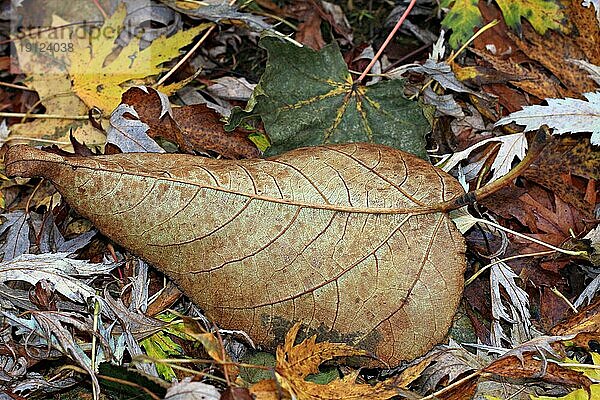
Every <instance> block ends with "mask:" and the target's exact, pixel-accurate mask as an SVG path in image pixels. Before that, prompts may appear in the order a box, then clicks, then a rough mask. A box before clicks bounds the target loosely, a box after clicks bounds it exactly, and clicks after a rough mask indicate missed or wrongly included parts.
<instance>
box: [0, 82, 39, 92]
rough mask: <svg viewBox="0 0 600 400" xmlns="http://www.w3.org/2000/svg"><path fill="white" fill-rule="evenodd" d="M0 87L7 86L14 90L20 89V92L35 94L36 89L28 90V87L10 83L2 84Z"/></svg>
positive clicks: (0, 83)
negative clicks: (25, 91)
mask: <svg viewBox="0 0 600 400" xmlns="http://www.w3.org/2000/svg"><path fill="white" fill-rule="evenodd" d="M0 86H6V87H9V88H13V89H19V90H27V91H29V92H35V91H36V90H35V89H31V88H28V87H27V86H23V85H15V84H14V83H8V82H0Z"/></svg>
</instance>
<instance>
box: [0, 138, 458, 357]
mask: <svg viewBox="0 0 600 400" xmlns="http://www.w3.org/2000/svg"><path fill="white" fill-rule="evenodd" d="M6 171H7V174H10V175H19V176H44V177H46V178H47V179H49V180H51V181H52V182H53V183H54V184H55V186H56V187H57V189H58V190H59V191H60V192H61V194H62V195H63V196H64V198H65V199H66V200H67V201H68V202H69V203H70V204H71V206H72V207H73V208H74V209H75V210H77V211H78V212H79V213H80V214H82V215H84V216H86V217H87V218H89V219H90V220H91V221H92V222H93V223H94V224H95V225H96V227H97V228H98V229H99V230H100V231H101V232H103V233H104V234H105V235H107V236H108V237H110V238H112V239H113V240H115V241H116V242H117V243H119V244H121V245H123V246H124V247H125V248H127V249H129V250H130V251H132V252H133V253H134V254H137V255H139V256H140V257H141V258H143V259H145V260H146V261H148V262H150V263H151V264H154V265H155V266H157V267H158V268H160V269H161V270H162V271H164V272H165V273H166V274H167V275H169V276H170V277H171V278H172V279H173V280H174V281H175V282H176V283H177V284H178V285H179V287H180V288H181V289H182V290H183V291H184V292H185V293H186V294H187V295H188V296H189V297H190V298H191V299H192V300H193V301H195V302H196V303H197V304H198V305H200V306H201V307H202V308H203V310H204V311H205V313H206V315H207V316H208V317H210V318H212V319H213V320H215V321H216V322H218V323H219V325H220V326H221V327H223V328H226V329H242V330H245V331H246V332H248V333H249V334H250V335H251V337H252V338H253V340H255V342H257V343H259V344H264V345H266V346H270V347H274V345H275V344H276V343H278V342H279V343H280V342H281V341H282V340H283V337H284V335H285V333H286V332H287V331H288V330H289V328H290V327H291V326H292V325H293V323H295V322H303V323H304V324H305V325H306V326H308V327H309V328H310V330H309V334H312V333H319V334H320V339H321V340H328V341H330V342H345V343H349V344H353V345H356V346H358V347H359V348H361V349H366V350H369V351H372V352H374V353H375V354H377V355H378V356H379V357H380V358H382V359H383V360H385V361H387V362H389V363H391V364H393V363H397V362H399V361H401V360H405V359H411V358H414V357H415V356H418V355H420V354H422V353H424V352H425V351H426V350H427V349H429V348H431V347H432V346H433V345H434V344H436V343H438V342H439V341H440V340H441V339H442V338H443V337H444V336H445V334H446V332H447V330H448V327H449V326H450V323H451V321H452V317H453V315H454V312H455V310H456V307H457V305H458V302H459V300H460V298H461V291H462V284H463V272H464V268H465V257H464V251H465V247H464V246H465V245H464V240H463V238H462V236H461V235H460V233H459V232H458V231H457V229H456V227H455V226H454V225H453V223H452V222H451V221H450V219H449V217H448V215H447V214H445V213H439V212H431V207H429V206H430V205H432V204H436V203H439V202H440V201H443V200H449V199H451V198H454V197H456V196H458V195H461V194H462V193H463V190H462V187H461V186H460V184H459V183H458V182H457V181H456V180H455V179H454V178H452V177H451V176H449V175H447V174H445V173H444V172H442V171H441V170H438V169H437V168H435V167H433V166H432V165H431V164H429V163H427V162H425V161H423V160H420V159H419V158H417V157H415V156H413V155H410V154H407V153H404V152H402V151H399V150H396V149H393V148H388V147H385V146H380V145H373V144H346V145H329V146H319V147H313V148H304V149H298V150H295V151H292V152H289V153H285V154H282V155H280V156H278V157H274V158H271V159H266V160H263V159H252V160H233V161H232V160H214V159H207V158H201V157H194V156H188V155H181V154H156V153H151V154H149V153H145V154H144V153H136V154H119V155H112V156H96V157H90V158H83V157H62V156H59V155H56V154H50V153H46V152H43V151H40V150H36V149H33V148H29V147H26V146H15V147H12V148H11V149H9V151H8V153H7V156H6Z"/></svg>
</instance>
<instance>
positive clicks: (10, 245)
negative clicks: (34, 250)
mask: <svg viewBox="0 0 600 400" xmlns="http://www.w3.org/2000/svg"><path fill="white" fill-rule="evenodd" d="M2 216H3V217H4V218H6V221H4V222H3V223H2V225H0V234H2V233H4V232H5V231H7V234H6V242H5V243H4V244H3V245H2V247H0V251H2V253H4V257H3V260H4V261H8V260H12V259H13V258H15V257H18V256H20V255H21V254H25V253H29V246H30V245H31V243H30V242H29V214H27V213H26V212H23V211H15V212H12V213H9V214H2Z"/></svg>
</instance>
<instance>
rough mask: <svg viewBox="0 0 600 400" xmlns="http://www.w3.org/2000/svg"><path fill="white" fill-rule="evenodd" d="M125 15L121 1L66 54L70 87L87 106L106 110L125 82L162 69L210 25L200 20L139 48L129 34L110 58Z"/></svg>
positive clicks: (116, 101) (115, 105) (136, 41)
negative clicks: (85, 40)
mask: <svg viewBox="0 0 600 400" xmlns="http://www.w3.org/2000/svg"><path fill="white" fill-rule="evenodd" d="M125 15H126V10H125V7H124V6H123V5H121V6H120V7H119V8H118V9H117V11H116V12H115V13H114V14H113V15H112V16H111V17H110V18H108V19H107V20H106V21H104V24H103V25H102V27H101V28H100V29H99V30H98V31H97V32H96V34H95V35H93V36H91V37H90V40H89V44H88V45H87V46H77V47H76V48H75V49H74V51H73V53H72V54H71V56H70V65H69V75H70V76H71V79H72V81H73V91H74V92H75V93H77V96H79V98H80V99H81V100H83V101H84V102H85V104H86V105H87V106H88V107H94V106H95V107H98V108H99V109H101V110H102V111H103V112H104V113H110V112H111V111H112V110H113V109H114V108H115V107H117V106H118V105H119V102H120V100H121V94H122V93H123V92H124V91H125V90H126V88H124V87H123V86H124V85H125V84H126V83H127V82H130V81H136V80H137V81H138V82H135V83H133V84H139V83H140V82H139V80H141V79H144V78H147V77H149V76H153V75H157V74H159V73H160V72H162V71H164V70H165V69H166V68H164V67H163V66H162V64H164V63H165V62H167V61H169V60H171V59H173V58H175V57H177V56H179V49H180V48H182V47H184V46H186V45H188V44H189V43H190V42H191V41H192V39H194V37H195V36H197V35H198V34H199V33H200V32H202V31H203V30H205V29H207V28H208V27H209V26H211V25H212V24H211V23H206V24H200V25H198V26H195V27H193V28H190V29H188V30H186V31H180V32H177V33H176V34H174V35H173V36H171V37H168V38H167V37H164V36H161V37H159V38H157V39H156V40H154V41H153V42H152V44H151V45H150V46H149V47H147V48H145V49H143V50H140V49H139V38H133V39H132V40H131V41H130V42H129V44H128V45H127V46H125V47H124V48H123V49H122V50H121V51H120V52H119V53H118V55H117V56H116V58H114V59H113V60H110V57H109V56H113V51H114V39H115V37H116V36H115V34H118V32H120V30H121V28H122V25H123V20H124V18H125Z"/></svg>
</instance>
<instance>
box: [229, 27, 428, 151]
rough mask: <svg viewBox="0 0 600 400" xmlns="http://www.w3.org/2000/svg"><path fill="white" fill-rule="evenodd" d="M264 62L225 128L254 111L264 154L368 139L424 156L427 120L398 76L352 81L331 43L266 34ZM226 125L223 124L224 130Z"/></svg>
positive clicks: (334, 46)
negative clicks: (265, 140) (263, 135)
mask: <svg viewBox="0 0 600 400" xmlns="http://www.w3.org/2000/svg"><path fill="white" fill-rule="evenodd" d="M260 46H261V47H263V48H265V49H266V50H267V53H268V57H269V59H268V62H267V67H266V69H265V72H264V74H263V75H262V77H261V79H260V82H259V83H258V85H257V86H256V88H255V89H254V94H253V97H252V98H251V99H250V101H249V103H248V104H249V107H248V110H247V111H246V112H243V111H242V110H240V109H239V108H234V109H233V110H232V114H231V118H230V123H229V126H230V127H234V126H237V125H238V124H239V123H240V122H241V119H243V118H246V117H248V116H254V115H259V116H260V117H261V119H262V121H263V122H264V125H265V130H266V132H267V134H268V135H269V138H270V139H271V147H270V148H269V149H267V154H269V155H275V154H280V153H282V152H284V151H287V150H291V149H295V148H298V147H303V146H313V145H318V144H327V143H347V142H374V143H380V144H385V145H387V146H393V147H396V148H399V149H401V150H404V151H407V152H409V153H413V154H416V155H418V156H420V157H423V158H425V157H426V152H425V134H426V133H427V132H428V131H429V126H428V124H427V120H426V119H425V117H424V116H423V113H422V112H421V109H420V107H419V106H418V104H417V103H416V102H413V101H410V100H408V99H406V98H404V96H403V90H404V83H403V82H402V81H400V80H391V81H383V82H378V83H377V84H374V85H370V86H364V85H360V84H356V83H355V82H354V81H353V80H352V76H351V75H350V72H349V71H348V67H347V66H346V63H345V61H344V59H343V57H342V55H341V53H340V50H339V48H338V47H337V45H336V44H335V43H333V44H329V45H327V46H325V47H324V48H323V49H322V50H321V51H319V52H316V51H314V50H312V49H309V48H306V47H304V48H300V47H297V46H294V45H293V44H289V43H285V42H283V41H281V40H280V39H277V38H273V37H266V38H264V39H262V40H261V41H260ZM227 129H229V128H227Z"/></svg>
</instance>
